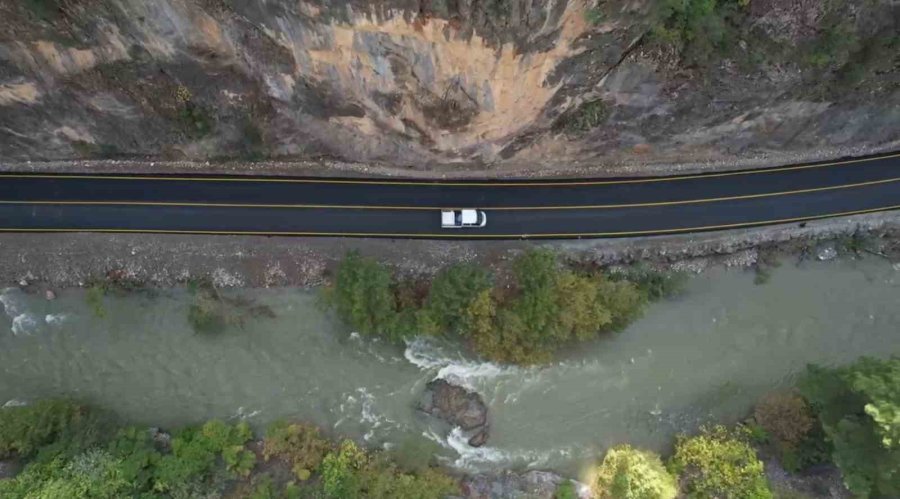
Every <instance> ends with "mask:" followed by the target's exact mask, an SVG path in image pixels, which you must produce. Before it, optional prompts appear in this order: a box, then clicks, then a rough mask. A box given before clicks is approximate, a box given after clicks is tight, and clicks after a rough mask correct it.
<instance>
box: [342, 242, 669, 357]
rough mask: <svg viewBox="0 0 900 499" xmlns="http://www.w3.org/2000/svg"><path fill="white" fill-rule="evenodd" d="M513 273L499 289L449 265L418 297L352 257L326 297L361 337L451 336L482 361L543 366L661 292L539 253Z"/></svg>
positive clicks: (382, 270) (619, 324)
mask: <svg viewBox="0 0 900 499" xmlns="http://www.w3.org/2000/svg"><path fill="white" fill-rule="evenodd" d="M511 270H512V282H511V283H510V285H509V287H505V286H496V285H495V284H494V282H493V278H492V276H491V275H490V274H489V273H488V272H487V271H486V270H484V269H482V268H480V267H477V266H475V265H472V264H460V265H453V266H450V267H447V268H445V269H443V270H442V271H441V272H440V273H438V275H437V276H435V278H434V280H433V282H432V283H431V285H430V287H429V286H425V289H424V291H422V292H417V291H416V289H415V288H416V286H413V285H408V284H406V283H401V282H398V281H397V280H396V279H395V278H394V277H393V275H392V273H391V271H390V270H389V269H388V268H387V267H385V266H383V265H381V264H379V263H378V262H376V261H374V260H372V259H369V258H363V257H361V256H360V255H359V254H357V253H350V254H348V255H347V257H346V258H345V259H344V261H343V262H342V263H341V265H340V267H339V268H338V270H337V274H336V276H335V280H334V283H333V286H331V287H330V288H329V289H328V291H327V296H328V301H329V303H331V304H332V306H333V307H334V309H335V310H336V311H337V313H338V315H339V316H340V317H341V318H342V319H343V320H344V321H345V322H346V323H347V324H349V325H350V326H351V327H352V328H353V329H354V330H356V331H359V332H361V333H363V334H367V335H376V334H377V335H381V336H385V337H387V338H389V339H392V340H399V339H403V338H407V337H409V336H412V335H415V334H432V335H451V336H455V337H459V338H461V339H463V340H464V341H465V342H466V343H467V344H469V345H470V346H471V347H472V348H473V350H474V351H475V352H477V353H478V354H480V355H482V356H484V357H486V358H488V359H491V360H495V361H500V362H511V363H523V364H530V363H540V362H546V361H548V360H549V359H550V358H551V357H552V355H553V354H554V353H555V352H556V351H557V350H558V349H559V348H560V347H563V346H565V345H568V344H572V343H575V342H579V341H586V340H589V339H592V338H596V337H597V335H598V334H599V333H603V332H609V331H616V330H620V329H622V328H624V327H625V326H627V325H628V324H629V323H630V322H631V321H633V320H634V319H635V318H637V317H638V316H639V315H640V313H641V312H642V310H643V308H644V305H645V304H646V302H647V301H648V299H649V296H650V295H651V293H657V292H661V291H652V292H651V291H650V287H648V288H647V290H642V288H641V287H640V285H638V284H635V283H633V282H631V281H629V280H627V279H625V278H619V279H611V278H609V277H608V276H606V275H605V274H603V273H600V272H595V273H577V272H575V271H573V270H571V269H569V268H567V267H564V266H562V265H560V263H559V262H558V261H557V259H556V256H555V255H554V254H553V253H551V252H549V251H544V250H533V251H528V252H526V253H524V254H522V255H521V256H519V257H517V258H516V259H515V260H514V261H513V262H512V269H511ZM417 294H422V296H421V297H420V296H417Z"/></svg>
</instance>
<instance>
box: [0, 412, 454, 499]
mask: <svg viewBox="0 0 900 499" xmlns="http://www.w3.org/2000/svg"><path fill="white" fill-rule="evenodd" d="M7 459H15V460H18V461H21V462H24V463H25V467H24V469H23V470H22V471H21V472H20V473H19V474H18V475H17V476H15V477H14V478H9V479H3V480H0V497H3V498H5V499H14V498H59V499H63V498H66V499H70V498H120V497H143V498H151V497H159V498H196V497H204V498H206V497H223V496H224V497H235V498H252V499H266V498H272V499H274V498H300V497H317V498H323V499H355V498H363V497H367V498H368V497H371V498H384V499H388V498H391V499H393V498H399V499H404V498H410V499H411V498H422V499H426V498H439V497H445V496H447V495H450V494H453V493H455V492H457V489H458V487H457V482H456V480H455V479H454V478H452V477H451V476H450V475H448V474H446V473H445V472H443V471H441V470H439V469H437V468H434V467H432V466H429V465H427V464H425V465H422V464H421V463H420V464H419V467H418V469H417V470H406V469H403V468H401V467H400V466H399V465H398V464H396V463H395V462H394V461H393V460H392V459H391V458H390V457H389V456H388V455H387V454H385V453H382V452H377V451H374V452H373V451H368V450H366V449H364V448H361V447H359V446H358V445H357V444H356V443H354V442H352V441H350V440H344V441H342V442H333V441H329V440H327V439H325V438H323V437H322V436H321V435H320V434H319V432H318V430H316V429H315V428H313V427H311V426H307V425H301V424H293V423H285V422H278V423H274V424H273V425H272V426H271V427H270V428H269V430H268V431H267V432H266V436H265V438H264V439H262V440H255V439H254V436H253V433H252V432H251V430H250V427H249V426H248V425H247V424H246V423H244V422H241V423H236V424H229V423H225V422H222V421H217V420H212V421H208V422H206V423H204V424H202V425H199V426H189V427H185V428H181V429H177V430H175V431H174V432H173V433H172V434H171V435H170V434H166V433H162V432H160V431H159V430H155V429H149V428H139V427H134V426H122V425H119V424H117V423H115V422H114V418H112V417H111V416H109V415H106V414H103V413H102V412H101V411H97V410H96V409H92V408H90V407H87V406H84V405H81V404H78V403H75V402H72V401H67V400H47V401H42V402H37V403H35V404H34V405H30V406H24V407H7V408H3V409H0V462H2V461H4V460H7Z"/></svg>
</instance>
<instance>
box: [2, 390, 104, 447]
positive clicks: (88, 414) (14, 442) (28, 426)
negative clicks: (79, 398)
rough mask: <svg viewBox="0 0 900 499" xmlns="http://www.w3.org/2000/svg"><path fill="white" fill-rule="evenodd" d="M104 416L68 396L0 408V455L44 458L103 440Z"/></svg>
mask: <svg viewBox="0 0 900 499" xmlns="http://www.w3.org/2000/svg"><path fill="white" fill-rule="evenodd" d="M105 419H106V418H105V417H104V416H103V415H102V414H98V413H97V412H96V411H91V410H89V409H88V408H87V407H85V406H83V405H81V404H78V403H75V402H72V401H69V400H46V401H41V402H37V403H35V404H33V405H27V406H22V407H7V408H4V409H2V410H0V459H4V458H9V457H20V458H28V457H32V456H34V455H35V454H36V453H38V451H42V453H43V455H42V456H41V457H42V458H43V459H45V460H52V459H54V458H56V457H57V456H60V455H67V454H70V453H71V452H72V451H73V449H74V450H75V451H77V449H78V448H79V447H82V446H89V445H91V444H94V443H98V442H101V441H103V438H104V435H103V434H104V429H103V428H104V425H105Z"/></svg>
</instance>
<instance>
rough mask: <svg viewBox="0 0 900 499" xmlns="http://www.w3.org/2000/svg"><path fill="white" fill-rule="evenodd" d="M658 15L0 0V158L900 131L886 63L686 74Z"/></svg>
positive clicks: (525, 4)
mask: <svg viewBox="0 0 900 499" xmlns="http://www.w3.org/2000/svg"><path fill="white" fill-rule="evenodd" d="M762 3H763V0H754V2H753V7H754V10H752V11H751V14H752V15H756V16H757V18H758V23H759V24H760V25H763V26H769V27H770V28H769V29H770V30H772V31H773V32H777V33H781V34H783V36H787V37H795V38H798V37H799V38H802V37H804V36H813V35H810V34H809V33H810V32H811V33H813V34H814V33H815V26H816V22H817V21H816V19H817V17H816V15H817V14H816V12H817V10H816V8H818V7H817V3H821V2H815V1H807V2H801V3H805V4H812V5H807V6H805V7H803V8H798V9H799V10H798V9H795V10H797V11H796V12H794V11H789V10H788V11H785V12H786V13H781V11H779V10H778V9H774V10H773V9H763V8H762V7H759V6H758V5H761V4H762ZM885 8H886V9H888V10H886V12H888V13H892V15H893V14H896V15H900V14H897V9H890V8H888V7H885ZM782 10H784V8H782ZM753 12H755V14H753ZM772 12H775V14H772ZM776 14H777V15H776ZM658 15H659V14H658V2H654V1H651V0H608V1H602V2H599V3H598V2H594V1H592V0H569V1H565V0H543V1H542V0H418V1H414V0H396V1H394V0H390V1H388V0H385V1H379V2H374V1H363V0H344V1H328V0H309V1H305V0H301V1H280V0H254V1H247V2H238V1H228V0H152V1H147V0H28V1H26V2H19V1H15V0H0V155H2V157H3V158H5V159H7V160H26V159H30V160H38V159H66V158H76V157H109V156H113V157H114V156H139V157H154V158H167V159H199V160H204V159H216V158H225V157H229V158H231V157H236V158H245V159H259V158H263V157H293V158H304V159H308V158H316V157H332V158H339V159H344V160H350V161H362V162H382V163H389V164H392V165H400V166H403V165H410V166H416V167H418V168H431V167H433V168H438V167H444V168H447V167H450V168H452V167H453V165H461V164H472V163H474V164H482V165H485V164H486V165H494V166H496V167H497V168H503V167H504V165H513V166H515V165H528V166H529V167H530V168H541V169H544V170H547V169H549V170H552V169H553V168H554V167H555V166H558V165H560V164H567V165H573V164H574V165H577V164H585V165H592V164H597V163H598V162H601V161H612V160H614V159H615V160H621V159H623V158H624V159H625V160H631V161H633V162H636V163H640V162H659V161H673V162H677V161H691V160H696V159H707V158H717V157H729V156H739V155H753V154H759V153H762V152H765V151H770V150H785V149H788V150H797V151H805V150H815V149H819V148H822V147H840V146H848V147H849V146H854V147H855V146H872V147H879V146H882V147H884V146H886V145H890V144H891V143H892V141H897V140H898V139H900V90H898V88H900V87H898V85H897V79H896V72H897V71H896V68H894V69H893V70H891V71H888V72H887V73H886V74H880V75H878V78H880V79H881V80H879V81H882V80H883V84H879V85H878V86H875V87H872V86H871V85H870V87H871V88H869V87H867V88H865V89H863V90H859V91H857V90H854V89H850V90H848V93H849V94H850V95H835V94H834V93H831V94H829V95H821V94H820V93H819V92H817V91H816V89H815V85H814V84H813V83H810V82H809V81H808V78H807V77H806V75H804V73H803V72H802V71H799V70H796V69H795V68H793V67H792V66H790V65H785V66H783V67H771V65H770V66H768V67H766V68H765V69H764V70H760V69H758V68H757V69H753V70H746V69H743V68H738V67H735V65H734V63H733V61H731V60H730V59H728V58H723V59H722V61H720V62H719V63H717V64H715V65H714V66H710V67H707V68H704V69H703V70H702V71H698V70H697V69H696V68H690V67H680V66H679V65H677V64H675V65H673V64H671V63H669V62H667V61H666V59H665V58H664V57H661V56H660V54H659V53H658V51H654V50H653V49H652V48H651V47H649V46H648V45H647V44H646V43H645V41H646V39H647V37H648V33H649V30H650V29H651V28H650V27H649V26H651V24H652V22H651V21H652V19H654V16H658ZM791 16H793V17H791ZM740 42H741V43H742V44H746V43H747V41H746V40H744V39H742V40H741V41H740ZM586 103H599V104H598V105H597V108H595V109H593V110H592V112H595V114H596V115H595V116H592V117H589V118H587V119H586V118H583V117H582V116H580V115H579V113H582V114H583V109H584V106H585V105H586ZM601 108H602V109H601ZM601 115H602V116H601ZM579 120H581V121H579ZM585 120H586V121H585ZM572 122H575V123H576V125H579V124H580V126H575V127H572V126H570V125H571V123H572Z"/></svg>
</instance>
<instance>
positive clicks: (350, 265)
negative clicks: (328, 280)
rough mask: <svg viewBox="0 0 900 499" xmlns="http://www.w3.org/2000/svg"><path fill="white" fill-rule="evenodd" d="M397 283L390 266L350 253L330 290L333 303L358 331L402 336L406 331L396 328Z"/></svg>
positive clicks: (329, 294)
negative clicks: (401, 332)
mask: <svg viewBox="0 0 900 499" xmlns="http://www.w3.org/2000/svg"><path fill="white" fill-rule="evenodd" d="M393 283H394V279H393V276H392V274H391V271H390V269H388V268H387V267H385V266H384V265H381V264H379V263H378V262H376V261H375V260H373V259H371V258H364V257H362V256H360V255H359V253H357V252H350V253H348V254H347V256H346V257H344V261H343V262H341V266H340V267H339V268H338V270H337V275H336V276H335V280H334V286H332V287H331V288H329V290H328V298H329V302H330V303H331V304H333V306H334V308H335V310H336V311H337V313H338V315H339V316H340V317H341V318H342V319H343V320H344V321H345V322H347V324H349V325H350V326H351V327H352V328H353V329H354V330H356V331H359V332H360V333H362V334H367V335H374V334H382V335H387V336H389V337H392V338H393V339H400V338H401V337H402V334H400V332H399V331H397V330H396V329H395V327H394V326H395V324H396V321H397V307H396V304H395V302H394V293H393Z"/></svg>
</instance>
